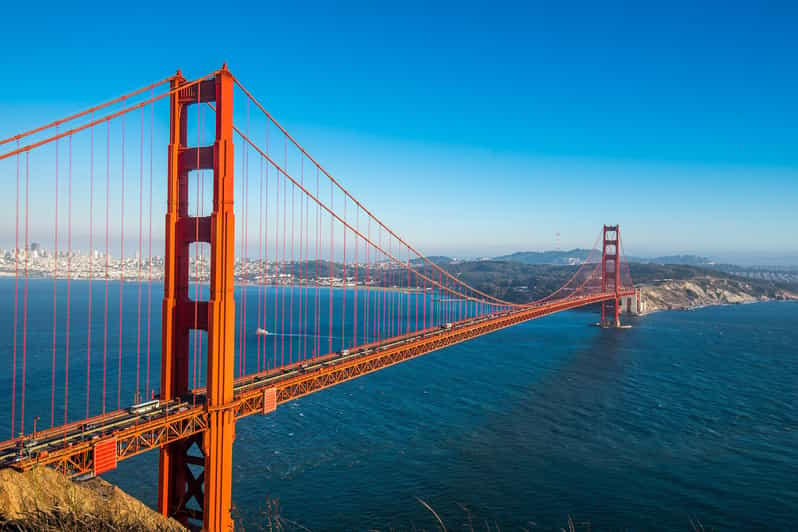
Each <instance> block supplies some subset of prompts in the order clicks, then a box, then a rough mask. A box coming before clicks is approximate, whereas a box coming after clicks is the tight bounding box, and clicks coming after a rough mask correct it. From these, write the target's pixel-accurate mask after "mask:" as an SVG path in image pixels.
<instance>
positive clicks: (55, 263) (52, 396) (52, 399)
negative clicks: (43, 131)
mask: <svg viewBox="0 0 798 532" xmlns="http://www.w3.org/2000/svg"><path fill="white" fill-rule="evenodd" d="M55 130H56V134H57V133H58V126H56V128H55ZM58 162H59V161H58V140H56V141H55V223H54V227H55V249H54V250H53V349H52V351H53V354H52V370H51V372H52V375H51V385H50V426H51V427H52V426H53V425H55V343H56V342H55V339H56V322H57V321H58V307H57V302H58V166H59V165H58Z"/></svg>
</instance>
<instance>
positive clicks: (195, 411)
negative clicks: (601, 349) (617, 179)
mask: <svg viewBox="0 0 798 532" xmlns="http://www.w3.org/2000/svg"><path fill="white" fill-rule="evenodd" d="M234 101H235V102H236V108H235V110H234V107H233V102H234ZM156 110H157V111H158V112H157V113H156ZM161 124H163V125H164V126H165V125H166V124H168V139H167V138H163V139H162V138H160V133H159V131H160V129H161V128H159V127H158V126H159V125H161ZM164 145H166V147H167V149H166V157H162V156H161V155H162V153H163V152H162V149H163V147H164ZM0 149H2V150H3V151H2V152H0V165H4V166H2V167H0V171H1V172H3V176H4V180H5V182H4V183H3V186H4V187H5V188H4V189H3V197H2V199H0V201H3V202H4V203H5V205H4V206H3V207H4V209H3V211H4V213H5V217H6V218H5V220H6V222H8V223H6V222H4V224H5V225H7V226H10V225H12V223H13V225H14V227H15V231H14V236H13V240H14V242H13V250H12V252H11V255H12V257H11V258H12V264H13V269H12V270H11V271H7V272H6V273H7V275H8V276H9V277H11V278H12V279H13V281H11V280H9V282H13V289H12V291H13V297H9V298H6V299H5V300H4V301H3V302H2V310H3V312H4V319H6V318H7V319H8V320H9V321H12V322H13V324H12V325H13V333H12V334H9V335H8V338H7V339H6V340H7V341H6V342H5V343H4V351H5V356H4V363H7V366H8V369H7V371H8V375H9V376H10V378H9V379H7V381H8V384H9V389H7V390H5V391H2V392H0V393H2V394H5V397H8V398H9V399H8V402H7V403H8V412H7V413H6V418H7V420H8V421H7V425H6V426H7V429H6V430H7V434H8V439H7V440H6V441H3V442H1V443H0V467H14V468H18V469H21V470H26V469H30V468H32V467H35V466H37V465H41V466H49V467H53V468H55V469H57V470H59V471H61V472H63V473H65V474H67V475H69V476H72V477H80V476H92V475H98V474H102V473H104V472H107V471H109V470H111V469H113V468H115V467H116V465H117V463H118V462H119V461H122V460H125V459H127V458H130V457H132V456H135V455H138V454H141V453H144V452H146V451H149V450H155V449H158V452H159V473H158V510H159V511H160V512H162V513H164V514H166V515H169V516H173V517H175V518H176V519H178V520H179V521H180V522H182V523H184V524H186V525H189V526H194V527H200V526H201V527H202V528H204V529H206V530H227V529H231V528H232V526H233V524H232V520H231V516H230V509H231V500H232V486H231V466H232V452H233V440H234V436H235V423H236V422H237V421H238V420H239V419H241V418H243V417H246V416H249V415H253V414H260V415H265V414H269V413H270V412H272V411H274V410H275V409H276V408H277V406H279V405H280V404H283V403H285V402H288V401H291V400H294V399H297V398H299V397H302V396H305V395H308V394H311V393H314V392H318V391H321V390H323V389H325V388H328V387H331V386H334V385H336V384H339V383H342V382H345V381H348V380H351V379H354V378H357V377H360V376H362V375H366V374H368V373H371V372H374V371H378V370H381V369H383V368H386V367H388V366H391V365H394V364H397V363H400V362H403V361H406V360H409V359H412V358H416V357H419V356H421V355H424V354H427V353H430V352H432V351H436V350H439V349H442V348H445V347H448V346H451V345H455V344H457V343H460V342H464V341H467V340H469V339H472V338H475V337H477V336H481V335H484V334H488V333H490V332H493V331H497V330H499V329H502V328H505V327H509V326H512V325H515V324H518V323H522V322H525V321H528V320H533V319H536V318H540V317H543V316H547V315H550V314H554V313H557V312H562V311H565V310H570V309H574V308H578V307H584V306H588V305H600V306H601V322H600V323H601V324H602V325H603V326H618V325H619V324H620V322H619V314H620V312H621V301H622V298H627V299H628V298H629V297H634V296H635V295H636V292H635V289H634V286H633V283H632V280H631V276H630V274H629V268H628V264H627V263H626V261H625V260H624V259H623V246H622V243H621V238H620V231H619V228H618V226H617V225H605V226H603V228H602V229H601V232H600V234H599V237H598V239H597V241H596V244H595V245H594V247H593V250H592V251H591V253H590V256H589V257H588V258H587V259H586V260H584V261H583V262H582V263H581V265H580V266H579V267H578V268H577V269H576V271H575V273H574V274H573V275H572V276H571V277H570V278H569V279H568V280H567V282H566V283H565V284H564V285H563V286H561V287H560V288H559V289H558V290H556V291H555V292H553V293H552V294H550V295H548V296H546V297H544V298H542V299H538V300H536V301H531V302H527V303H523V304H520V303H515V302H510V301H506V300H503V299H500V298H498V297H496V296H494V295H491V294H489V293H487V292H485V291H482V290H478V289H476V288H474V287H472V286H470V285H468V284H467V283H465V282H464V281H463V280H461V279H460V278H459V277H458V276H457V275H454V274H452V273H451V272H450V271H448V270H447V269H446V268H444V267H442V266H441V265H439V264H437V263H436V262H434V261H432V260H430V259H428V258H427V257H425V256H424V255H423V254H422V253H420V252H419V251H418V250H417V249H416V248H414V247H413V246H412V245H411V244H409V243H408V242H407V241H405V240H404V239H403V238H402V237H401V236H399V234H398V233H396V232H395V231H393V230H392V229H391V228H389V227H388V226H387V225H386V224H385V223H383V221H381V220H380V219H379V218H377V217H376V216H375V215H374V214H373V213H372V212H371V211H369V210H368V208H367V207H366V206H365V205H363V204H362V203H361V202H359V201H358V200H357V199H356V198H355V197H354V196H353V195H352V194H351V193H350V192H349V191H348V190H347V189H346V188H344V186H343V185H342V184H341V182H340V181H338V180H337V179H336V178H334V177H333V176H332V175H331V174H330V173H329V172H328V171H327V170H325V169H324V167H322V166H321V164H319V163H318V162H317V161H316V160H315V159H314V158H313V157H312V156H311V155H310V154H309V153H308V152H307V151H306V150H305V149H304V148H303V147H302V146H301V145H300V144H299V143H298V142H297V141H296V140H295V139H294V138H293V137H292V136H291V135H290V134H289V133H288V131H286V129H285V128H283V126H282V125H280V124H279V123H278V122H277V121H276V120H275V119H274V117H273V116H272V115H271V114H270V113H269V112H268V111H267V110H266V108H265V106H264V105H263V104H262V103H261V102H260V101H259V100H258V99H256V98H255V97H254V96H253V94H252V93H251V92H250V91H249V90H248V89H247V88H246V87H245V86H244V85H243V84H242V83H241V82H240V81H239V80H238V79H237V78H235V77H234V76H233V75H232V73H231V72H230V71H229V70H228V69H227V68H226V67H224V66H223V67H222V68H221V69H220V70H218V71H215V72H212V73H210V74H208V75H205V76H203V77H200V78H198V79H195V80H193V81H188V80H186V79H185V78H184V77H183V76H182V75H181V73H180V72H178V73H177V74H176V75H174V76H171V77H169V78H166V79H164V80H161V81H159V82H156V83H153V84H150V85H147V86H146V87H143V88H141V89H138V90H135V91H133V92H131V93H128V94H126V95H124V96H121V97H119V98H115V99H113V100H110V101H107V102H105V103H103V104H100V105H97V106H94V107H91V108H89V109H86V110H84V111H82V112H79V113H76V114H73V115H70V116H68V117H66V118H63V119H60V120H57V121H54V122H51V123H49V124H46V125H44V126H41V127H38V128H35V129H32V130H30V131H27V132H24V133H21V134H18V135H15V136H12V137H9V138H6V139H4V140H2V141H0ZM164 167H165V171H164ZM11 176H13V177H11ZM234 176H236V179H234ZM154 206H156V207H155V208H154ZM164 210H165V222H164V223H163V225H161V224H162V222H161V221H160V216H161V215H162V214H163V211H164ZM126 213H127V216H126ZM156 215H157V216H158V217H159V219H158V220H157V221H154V220H156V218H154V217H155V216H156ZM6 228H8V227H6ZM161 228H163V230H162V231H161ZM9 232H10V231H9ZM33 238H37V239H39V240H45V241H47V242H48V243H49V244H48V245H49V246H51V247H52V252H51V253H43V254H41V256H39V254H38V253H37V252H36V251H35V250H33V249H32V248H33V247H34V246H32V243H33ZM161 241H162V242H163V243H162V244H161ZM153 242H155V249H156V253H157V249H158V248H159V247H160V248H161V249H164V254H163V257H162V258H161V257H158V256H156V255H154V254H153V249H154V247H153ZM81 246H82V247H83V248H84V249H88V257H85V256H84V255H83V254H82V253H81V252H79V249H81ZM161 246H162V247H161ZM97 249H99V250H100V251H98V250H97ZM114 254H117V255H118V256H117V257H114ZM42 262H43V263H44V264H46V265H47V271H46V272H45V275H46V276H47V277H48V278H49V279H51V281H52V291H51V292H49V294H48V296H47V297H51V298H52V302H51V306H50V307H49V308H51V312H50V315H46V316H42V315H40V313H36V315H34V314H33V312H32V310H31V308H32V301H30V300H29V296H31V294H33V293H34V292H33V290H32V288H31V283H33V280H32V279H33V277H34V276H35V275H40V272H39V271H38V270H36V272H34V268H33V266H34V264H40V263H42ZM79 279H81V280H79ZM78 283H82V284H80V285H79V284H78ZM78 289H80V290H83V291H86V290H87V291H88V300H87V305H84V304H82V305H81V306H80V308H79V310H78V309H77V304H76V303H75V301H74V300H75V298H76V296H75V293H76V292H75V291H76V290H78ZM40 293H41V291H40V290H39V291H38V292H36V294H38V295H37V296H36V297H39V296H40ZM31 297H33V296H31ZM158 301H161V305H160V317H158V314H159V313H158V312H157V311H158V308H157V307H158ZM37 304H41V302H40V301H38V302H37ZM48 304H49V303H48ZM153 306H155V307H156V311H155V312H153ZM250 306H253V307H254V308H249V307H250ZM37 308H39V307H37ZM78 311H79V312H80V313H81V316H80V317H78V316H77V314H76V313H77V312H78ZM42 324H46V325H45V326H44V327H43V326H42ZM158 328H160V342H158ZM48 334H49V335H50V338H49V340H51V342H50V343H49V345H48V346H47V349H45V351H47V354H48V355H49V360H48V361H49V362H50V364H49V365H50V374H49V376H48V378H47V380H46V382H45V381H44V380H43V379H41V378H40V377H35V380H34V381H32V380H31V376H30V374H29V371H30V366H29V360H28V358H29V356H32V354H31V351H32V350H33V347H32V345H33V344H34V343H36V344H37V345H38V346H39V347H37V349H36V353H37V355H41V351H42V349H41V345H42V338H47V335H48ZM131 338H132V340H130V339H131ZM128 340H130V341H128ZM123 377H124V378H123ZM153 380H158V381H159V382H158V383H153V382H152V381H153ZM70 381H71V382H72V387H71V388H70ZM3 382H5V381H3ZM31 387H33V388H34V389H35V391H36V392H37V393H38V394H39V395H42V394H46V392H47V391H49V402H50V405H49V414H50V415H49V419H48V418H47V417H45V418H44V419H42V417H41V414H40V413H39V411H40V410H42V409H43V408H46V407H43V405H42V404H41V402H39V403H37V404H36V405H32V404H30V402H31V399H30V397H31V393H32V391H31ZM45 387H47V388H49V390H45V389H44V388H45ZM26 389H27V391H28V395H27V397H26ZM4 404H5V403H4ZM26 407H27V411H26ZM32 408H36V409H39V410H37V414H39V415H35V416H31V409H32ZM37 421H38V422H39V426H38V427H37V426H36V423H37Z"/></svg>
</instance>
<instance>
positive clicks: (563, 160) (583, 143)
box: [0, 1, 798, 264]
mask: <svg viewBox="0 0 798 532" xmlns="http://www.w3.org/2000/svg"><path fill="white" fill-rule="evenodd" d="M428 4H430V2H419V3H416V2H401V3H390V4H389V3H379V2H368V3H366V2H364V3H347V2H324V3H314V2H302V3H295V2H285V3H271V2H258V3H252V4H251V5H247V3H246V2H230V3H227V4H224V3H222V4H220V3H218V2H217V3H204V2H201V1H198V2H192V3H189V4H179V5H178V3H174V2H171V3H167V2H162V3H147V2H137V3H135V5H133V4H130V3H113V2H102V3H91V2H75V3H68V2H58V3H53V4H50V3H47V2H44V3H42V2H32V3H16V4H14V5H8V6H5V7H4V17H3V20H2V21H1V22H0V44H2V49H3V50H4V53H3V54H0V68H1V69H2V72H3V80H4V83H2V84H0V138H5V137H7V136H10V135H12V134H15V133H17V132H19V131H22V130H25V129H28V128H31V127H34V126H36V125H39V124H41V123H44V122H48V121H50V120H53V119H54V118H56V117H59V116H63V115H66V114H68V113H72V112H75V111H78V110H81V109H83V108H86V107H88V106H90V105H93V104H95V103H98V102H100V101H104V100H107V99H110V98H112V97H115V96H117V95H119V94H123V93H125V92H127V91H129V90H132V89H134V88H137V87H140V86H142V85H144V84H146V83H148V82H150V81H154V80H157V79H161V78H163V77H165V76H168V75H170V74H172V73H173V72H174V71H175V70H176V69H178V68H180V69H181V70H182V72H183V73H184V74H185V75H186V76H187V77H189V78H191V77H195V76H200V75H202V74H205V73H207V72H210V71H212V70H214V69H216V68H218V67H219V66H220V65H221V64H222V63H224V62H226V63H227V64H228V66H229V68H230V69H231V70H232V71H233V72H234V74H235V75H236V76H237V77H238V78H239V79H241V80H242V81H243V82H244V83H246V85H247V86H248V88H250V89H251V90H252V92H253V93H254V94H256V95H257V96H258V98H259V99H261V100H262V101H263V102H264V103H265V104H266V106H267V108H268V109H269V110H270V112H272V114H273V115H274V116H275V117H276V118H277V119H278V120H280V121H281V123H283V124H284V125H285V126H286V127H287V129H288V130H289V131H290V132H291V133H292V134H293V135H294V136H295V137H296V138H297V139H298V140H299V141H300V142H301V143H302V144H303V145H305V147H306V148H307V149H308V151H309V152H310V153H312V154H313V155H314V157H315V158H316V159H317V160H319V161H320V162H322V164H324V166H325V167H327V168H328V169H329V170H330V171H331V173H332V174H333V175H335V176H336V177H338V178H339V179H340V180H341V181H342V182H343V183H344V184H345V185H346V186H347V187H348V188H349V190H350V191H351V192H352V193H353V194H354V196H355V197H357V198H358V199H359V200H361V201H362V202H363V203H364V204H365V205H366V206H368V207H369V208H370V209H371V210H372V211H373V212H375V213H376V214H377V215H378V216H380V217H381V218H382V219H383V220H384V221H385V222H386V223H387V224H388V225H389V226H390V227H392V228H393V229H395V230H396V231H397V232H398V233H399V234H401V235H402V236H403V237H405V238H406V239H407V240H408V241H409V242H411V243H413V244H414V245H416V246H417V247H418V248H420V249H421V250H422V251H423V252H425V253H426V254H429V255H436V254H447V255H458V256H490V255H498V254H504V253H509V252H513V251H520V250H543V249H553V248H555V247H560V248H562V249H568V248H573V247H589V246H590V244H591V243H592V242H593V240H594V237H595V235H596V234H597V232H598V230H599V229H600V227H601V225H602V224H604V223H612V224H615V223H619V224H620V225H621V230H622V233H623V238H624V242H625V247H626V252H627V253H628V254H630V255H637V256H654V255H664V254H673V253H695V254H700V255H704V256H710V257H713V258H716V259H718V260H729V261H733V262H740V263H767V264H776V263H781V264H784V263H795V264H798V149H796V148H797V147H798V99H797V98H796V94H798V69H796V57H798V32H796V31H795V27H796V22H798V4H796V3H794V2H793V3H790V2H785V3H776V2H748V3H736V2H717V3H704V2H685V3H681V2H661V3H654V2H641V3H612V2H589V3H587V2H586V3H569V2H547V3H535V2H524V3H517V4H515V3H503V2H490V3H479V4H469V3H467V2H458V3H451V4H447V3H436V5H435V6H430V5H428ZM3 223H4V225H5V224H6V221H4V222H3ZM12 231H13V229H12ZM558 234H559V237H558V236H557V235H558Z"/></svg>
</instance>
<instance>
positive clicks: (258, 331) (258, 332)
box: [255, 327, 271, 336]
mask: <svg viewBox="0 0 798 532" xmlns="http://www.w3.org/2000/svg"><path fill="white" fill-rule="evenodd" d="M255 334H256V335H258V336H269V335H270V334H271V333H270V332H269V331H267V330H266V329H261V328H260V327H258V328H257V329H255Z"/></svg>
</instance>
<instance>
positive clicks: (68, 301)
mask: <svg viewBox="0 0 798 532" xmlns="http://www.w3.org/2000/svg"><path fill="white" fill-rule="evenodd" d="M71 299H72V135H70V136H69V173H68V174H67V293H66V338H65V349H64V425H66V422H67V412H68V406H69V333H70V330H69V328H70V325H71V324H70V304H71Z"/></svg>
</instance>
